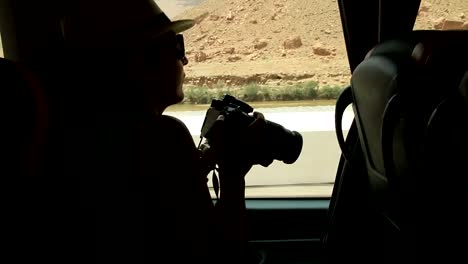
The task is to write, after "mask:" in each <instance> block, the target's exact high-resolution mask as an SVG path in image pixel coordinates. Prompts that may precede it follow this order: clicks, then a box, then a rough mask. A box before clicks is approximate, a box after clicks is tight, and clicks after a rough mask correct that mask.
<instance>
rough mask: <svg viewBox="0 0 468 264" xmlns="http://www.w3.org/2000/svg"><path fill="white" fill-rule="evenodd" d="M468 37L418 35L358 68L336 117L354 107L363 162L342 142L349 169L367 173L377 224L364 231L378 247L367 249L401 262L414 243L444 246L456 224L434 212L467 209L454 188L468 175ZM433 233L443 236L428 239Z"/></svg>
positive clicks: (381, 49)
mask: <svg viewBox="0 0 468 264" xmlns="http://www.w3.org/2000/svg"><path fill="white" fill-rule="evenodd" d="M467 33H468V32H466V31H445V32H441V31H421V32H413V33H412V34H411V35H410V36H407V37H404V38H401V39H398V40H393V41H388V42H385V43H382V44H380V45H378V46H377V47H375V48H374V49H373V50H371V51H370V52H369V54H368V56H367V57H366V59H365V60H364V61H363V62H361V63H360V65H359V66H358V67H357V68H356V69H355V71H354V72H353V76H352V81H351V87H350V88H348V90H347V91H345V92H344V93H343V94H342V95H341V96H340V98H339V100H338V102H337V113H338V112H342V110H343V109H344V108H345V106H346V103H352V104H353V110H354V114H355V123H356V128H357V129H356V130H357V134H358V138H359V144H360V152H361V153H362V163H359V162H358V161H359V159H358V158H356V157H355V155H354V156H353V154H354V153H350V150H349V147H348V146H347V145H346V143H345V141H344V139H343V137H342V135H341V131H337V133H338V139H339V142H340V145H341V148H342V151H343V153H344V154H345V155H344V156H345V157H347V159H348V163H350V164H351V165H352V166H357V167H362V171H363V172H364V173H365V174H366V176H367V182H366V184H367V186H366V187H365V188H364V189H367V190H368V191H369V194H370V195H369V198H368V199H369V204H370V205H369V210H371V211H372V212H373V213H371V214H370V215H373V216H374V217H375V218H373V219H372V220H370V222H372V223H371V225H372V230H371V231H370V230H367V231H366V230H362V231H363V232H372V233H373V235H372V236H371V237H373V238H376V239H377V240H378V241H367V243H366V244H367V245H369V246H371V247H374V249H378V250H379V252H381V253H382V254H390V255H393V256H395V254H396V253H399V252H403V251H402V250H406V249H408V248H410V247H411V246H410V245H414V244H415V243H416V244H418V243H419V244H424V245H426V247H429V246H431V245H440V244H438V243H437V242H440V241H434V238H436V240H438V239H440V240H441V239H442V238H443V236H444V235H445V236H447V235H448V233H447V232H446V231H447V230H450V229H447V225H448V224H449V222H450V221H452V222H456V220H455V219H452V216H451V215H447V214H442V215H443V216H440V217H434V213H435V214H437V213H438V212H439V209H440V208H441V207H446V206H447V205H450V208H453V209H454V210H455V208H456V209H458V210H459V211H463V208H465V207H466V205H465V204H464V203H463V201H462V200H461V199H462V197H464V195H463V194H462V193H468V192H466V190H465V188H459V189H458V190H457V193H459V194H460V196H458V198H460V199H458V200H455V199H453V200H452V199H451V197H453V193H452V190H454V188H450V186H451V185H453V180H455V181H457V182H460V183H462V182H463V183H464V180H462V179H461V175H462V174H463V173H466V172H467V171H466V169H464V168H463V167H462V166H461V164H463V162H462V160H464V159H465V158H467V157H468V155H467V154H468V149H464V148H463V146H466V143H467V140H468V138H467V137H465V136H463V134H464V133H463V131H466V130H465V128H466V127H465V120H467V119H468V116H467V115H466V111H465V110H464V106H463V102H464V101H463V100H462V97H461V93H460V92H459V89H458V86H459V84H460V83H461V80H462V77H463V75H464V73H465V72H466V71H468V49H466V47H468V35H467ZM343 104H344V105H343ZM337 116H338V117H340V114H339V113H338V114H337ZM442 120H443V121H442ZM336 123H337V124H338V123H340V120H337V121H336ZM444 127H452V128H453V129H455V130H456V131H457V132H454V131H452V130H453V129H450V130H447V129H444ZM337 128H339V126H337ZM467 132H468V131H467ZM448 139H449V140H448ZM448 153H451V154H450V155H449V154H448ZM448 157H450V158H448ZM443 168H450V169H445V172H444V169H443ZM457 171H458V173H457ZM460 171H461V172H460ZM447 172H450V175H447ZM460 173H461V174H460ZM466 174H468V173H466ZM441 187H442V188H441ZM455 189H456V188H455ZM332 199H333V197H332ZM436 205H440V206H441V207H437V206H436ZM435 206H436V207H435ZM441 218H445V219H444V221H443V222H439V223H437V222H436V221H434V220H435V219H438V220H441ZM449 219H450V220H449ZM442 223H443V224H442ZM433 234H438V235H437V236H434V237H432V238H430V236H431V235H433ZM429 241H430V242H429ZM431 243H433V244H431ZM402 246H405V247H402ZM439 250H440V249H439ZM414 252H415V251H413V253H414ZM419 253H421V252H419ZM414 255H415V254H414Z"/></svg>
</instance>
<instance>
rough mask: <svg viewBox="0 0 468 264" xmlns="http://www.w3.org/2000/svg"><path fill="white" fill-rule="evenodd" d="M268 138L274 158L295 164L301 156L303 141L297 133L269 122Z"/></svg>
mask: <svg viewBox="0 0 468 264" xmlns="http://www.w3.org/2000/svg"><path fill="white" fill-rule="evenodd" d="M267 137H268V142H269V148H270V152H271V154H272V158H274V159H276V160H281V161H283V162H284V163H286V164H292V163H294V162H295V161H296V160H297V159H298V158H299V155H300V154H301V151H302V144H303V139H302V135H301V134H299V133H298V132H297V131H291V130H288V129H286V128H284V127H283V126H281V125H279V124H277V123H274V122H271V121H267Z"/></svg>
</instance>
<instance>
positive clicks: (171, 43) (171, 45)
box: [143, 34, 188, 65]
mask: <svg viewBox="0 0 468 264" xmlns="http://www.w3.org/2000/svg"><path fill="white" fill-rule="evenodd" d="M161 48H164V50H174V52H175V56H176V58H177V59H178V60H180V61H181V62H182V64H183V65H187V64H188V59H187V57H186V56H185V44H184V36H183V35H182V34H177V35H172V36H171V37H169V36H165V37H163V38H155V39H152V40H151V41H150V42H148V43H146V45H144V47H143V51H144V53H145V57H146V59H147V60H148V61H149V62H154V61H155V60H157V59H158V57H159V53H160V52H161V51H160V49H161Z"/></svg>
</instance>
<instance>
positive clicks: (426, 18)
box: [414, 0, 468, 30]
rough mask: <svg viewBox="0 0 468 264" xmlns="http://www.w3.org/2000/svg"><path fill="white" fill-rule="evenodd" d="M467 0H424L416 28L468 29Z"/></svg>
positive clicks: (420, 7)
mask: <svg viewBox="0 0 468 264" xmlns="http://www.w3.org/2000/svg"><path fill="white" fill-rule="evenodd" d="M467 16H468V1H467V0H422V1H421V5H420V6H419V12H418V16H417V18H416V23H415V25H414V29H426V30H427V29H437V30H468V19H467Z"/></svg>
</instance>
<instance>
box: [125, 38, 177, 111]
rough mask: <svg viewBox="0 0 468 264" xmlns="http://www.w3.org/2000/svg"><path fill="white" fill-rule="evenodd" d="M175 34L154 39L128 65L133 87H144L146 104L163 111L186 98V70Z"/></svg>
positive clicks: (142, 90) (142, 91)
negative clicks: (179, 54)
mask: <svg viewBox="0 0 468 264" xmlns="http://www.w3.org/2000/svg"><path fill="white" fill-rule="evenodd" d="M175 36H176V35H175V33H173V32H170V33H168V34H165V35H164V36H161V37H158V38H157V39H152V40H151V41H149V43H147V44H145V45H144V47H142V49H140V50H139V51H138V52H137V53H136V55H135V56H134V59H133V60H131V63H130V65H129V67H130V68H129V71H130V83H131V84H135V87H130V88H132V89H141V93H139V94H140V96H142V99H143V101H144V104H145V107H146V108H150V109H156V110H158V111H163V110H164V109H165V108H166V107H168V106H170V105H173V104H177V103H179V102H181V101H182V100H183V99H184V92H183V88H182V87H183V83H184V79H185V72H184V68H183V63H182V61H181V59H180V58H179V56H178V54H177V49H176V45H177V43H176V40H175Z"/></svg>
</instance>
